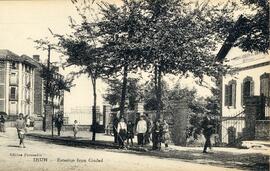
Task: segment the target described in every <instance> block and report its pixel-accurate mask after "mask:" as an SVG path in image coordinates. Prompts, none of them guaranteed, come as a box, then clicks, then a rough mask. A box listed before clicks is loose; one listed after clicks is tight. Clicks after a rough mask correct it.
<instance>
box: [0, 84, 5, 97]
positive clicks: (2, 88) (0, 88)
mask: <svg viewBox="0 0 270 171" xmlns="http://www.w3.org/2000/svg"><path fill="white" fill-rule="evenodd" d="M4 98H5V85H0V99H4Z"/></svg>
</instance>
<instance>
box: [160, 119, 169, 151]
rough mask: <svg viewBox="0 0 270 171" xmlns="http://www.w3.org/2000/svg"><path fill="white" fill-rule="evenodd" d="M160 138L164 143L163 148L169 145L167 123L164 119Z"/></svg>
mask: <svg viewBox="0 0 270 171" xmlns="http://www.w3.org/2000/svg"><path fill="white" fill-rule="evenodd" d="M162 136H163V137H162V139H163V143H164V144H165V148H168V147H169V141H170V130H169V125H168V123H167V121H166V120H164V121H163V128H162Z"/></svg>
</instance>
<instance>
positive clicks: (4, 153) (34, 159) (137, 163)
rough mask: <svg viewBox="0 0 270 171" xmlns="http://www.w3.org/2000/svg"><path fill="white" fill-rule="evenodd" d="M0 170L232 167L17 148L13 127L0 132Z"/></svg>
mask: <svg viewBox="0 0 270 171" xmlns="http://www.w3.org/2000/svg"><path fill="white" fill-rule="evenodd" d="M0 142H1V144H0V151H1V157H0V170H1V171H4V170H5V171H15V170H16V171H17V170H18V169H19V170H22V171H27V170H44V171H50V170H80V171H83V170H105V169H106V170H119V171H120V170H127V168H128V170H131V171H135V170H157V171H158V170H236V169H228V168H222V167H215V166H210V165H202V164H194V163H190V162H183V161H182V160H178V159H170V158H166V159H161V158H159V157H152V156H143V155H136V154H128V153H119V152H117V151H114V150H111V151H108V150H105V149H90V148H79V147H70V146H63V145H55V144H49V143H46V142H39V141H33V140H28V139H26V142H25V144H26V148H19V147H18V140H17V134H16V131H15V129H9V130H8V132H6V133H5V134H3V133H1V135H0Z"/></svg>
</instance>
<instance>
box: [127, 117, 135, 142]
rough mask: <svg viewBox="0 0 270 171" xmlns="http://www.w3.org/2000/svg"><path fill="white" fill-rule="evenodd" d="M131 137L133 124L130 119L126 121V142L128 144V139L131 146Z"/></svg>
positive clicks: (132, 135) (132, 136)
mask: <svg viewBox="0 0 270 171" xmlns="http://www.w3.org/2000/svg"><path fill="white" fill-rule="evenodd" d="M133 138H134V124H133V123H132V122H131V121H128V123H127V144H128V145H129V140H130V142H131V146H133Z"/></svg>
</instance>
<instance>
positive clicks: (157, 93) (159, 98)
mask: <svg viewBox="0 0 270 171" xmlns="http://www.w3.org/2000/svg"><path fill="white" fill-rule="evenodd" d="M156 73H157V75H156V77H157V91H156V98H157V116H156V119H160V118H161V117H160V116H161V105H162V100H161V96H162V94H161V91H162V87H161V78H162V71H161V66H159V67H157V72H156Z"/></svg>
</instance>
